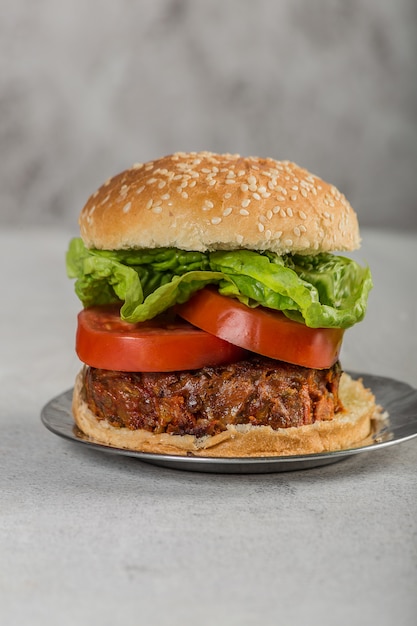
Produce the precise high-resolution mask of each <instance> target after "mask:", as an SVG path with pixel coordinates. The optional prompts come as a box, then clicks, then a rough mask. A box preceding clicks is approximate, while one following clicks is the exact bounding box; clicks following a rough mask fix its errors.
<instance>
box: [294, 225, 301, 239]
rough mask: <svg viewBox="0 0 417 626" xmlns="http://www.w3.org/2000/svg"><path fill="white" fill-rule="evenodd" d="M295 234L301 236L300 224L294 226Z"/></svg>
mask: <svg viewBox="0 0 417 626" xmlns="http://www.w3.org/2000/svg"><path fill="white" fill-rule="evenodd" d="M294 235H295V236H296V237H299V236H300V235H301V230H300V229H299V228H298V226H295V227H294Z"/></svg>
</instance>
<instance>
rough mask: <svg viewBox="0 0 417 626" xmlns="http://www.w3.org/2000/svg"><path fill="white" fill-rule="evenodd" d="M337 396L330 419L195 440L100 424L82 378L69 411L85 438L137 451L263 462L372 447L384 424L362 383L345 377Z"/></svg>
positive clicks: (243, 428)
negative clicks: (337, 404)
mask: <svg viewBox="0 0 417 626" xmlns="http://www.w3.org/2000/svg"><path fill="white" fill-rule="evenodd" d="M339 395H340V399H341V401H342V404H343V406H344V410H343V411H340V412H339V413H337V414H336V416H335V417H334V418H333V419H332V420H326V421H316V422H314V423H313V424H309V425H307V426H299V427H290V428H279V429H278V430H273V429H272V428H271V427H270V426H252V425H251V424H241V425H237V426H236V425H235V426H231V425H229V426H227V430H225V431H224V432H222V433H219V434H218V435H213V436H205V437H200V438H197V437H195V436H193V435H170V434H167V433H162V434H154V433H152V432H149V431H147V430H143V429H139V430H130V429H128V428H123V427H122V428H116V427H114V426H111V425H110V424H109V423H108V422H106V421H105V420H100V419H98V418H97V417H96V416H95V415H94V414H93V413H92V411H91V410H90V409H89V408H88V406H87V403H86V402H85V399H84V394H83V383H82V373H80V374H79V375H78V377H77V379H76V384H75V387H74V395H73V402H72V410H73V415H74V419H75V422H76V424H77V426H78V428H79V429H80V430H81V431H82V433H84V435H87V437H88V438H89V439H91V440H93V441H95V442H98V443H102V444H106V445H108V446H112V447H116V448H123V449H127V450H132V451H137V452H153V453H157V454H170V455H171V454H172V455H180V456H185V455H193V456H204V457H265V456H289V455H296V454H317V453H320V452H329V451H332V450H343V449H349V448H353V447H358V446H362V445H369V444H371V443H372V441H373V439H372V436H373V435H374V434H375V432H376V431H377V429H378V424H379V423H380V422H381V420H383V415H382V411H381V408H380V407H379V406H377V405H376V404H375V397H374V395H373V394H372V392H371V391H370V390H369V389H366V388H365V387H364V386H363V384H362V381H361V380H353V379H352V378H351V377H350V376H349V375H348V374H346V373H345V372H344V373H343V374H342V376H341V379H340V387H339Z"/></svg>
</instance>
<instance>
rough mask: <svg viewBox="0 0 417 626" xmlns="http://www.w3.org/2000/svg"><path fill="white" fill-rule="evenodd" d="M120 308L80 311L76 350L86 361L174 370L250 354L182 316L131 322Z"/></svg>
mask: <svg viewBox="0 0 417 626" xmlns="http://www.w3.org/2000/svg"><path fill="white" fill-rule="evenodd" d="M119 310H120V307H118V306H97V307H89V308H86V309H84V310H83V311H81V312H80V313H79V315H78V327H77V334H76V352H77V355H78V357H79V358H80V359H81V361H83V363H86V364H87V365H91V366H92V367H98V368H100V369H109V370H118V371H124V372H170V371H175V370H188V369H198V368H200V367H204V366H205V365H219V364H222V363H230V362H232V361H236V360H239V359H242V358H243V357H244V355H245V354H246V353H245V350H242V348H240V347H238V346H235V345H233V344H231V343H228V342H227V341H224V340H222V339H220V338H218V337H216V336H214V335H212V334H209V333H206V332H204V331H203V330H200V329H199V328H196V327H195V326H192V325H191V324H189V323H188V322H185V321H184V320H182V319H181V318H173V317H172V316H170V317H168V318H167V317H161V318H155V319H154V320H151V321H149V322H144V323H139V324H130V323H128V322H124V321H123V320H122V319H121V318H120V315H119Z"/></svg>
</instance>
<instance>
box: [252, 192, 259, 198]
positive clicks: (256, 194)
mask: <svg viewBox="0 0 417 626" xmlns="http://www.w3.org/2000/svg"><path fill="white" fill-rule="evenodd" d="M252 197H253V198H255V200H260V199H261V196H260V195H259V193H254V194H252Z"/></svg>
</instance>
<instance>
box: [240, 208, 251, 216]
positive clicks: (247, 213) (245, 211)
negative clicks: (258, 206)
mask: <svg viewBox="0 0 417 626" xmlns="http://www.w3.org/2000/svg"><path fill="white" fill-rule="evenodd" d="M239 213H240V214H241V215H249V211H248V210H247V209H240V211H239Z"/></svg>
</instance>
